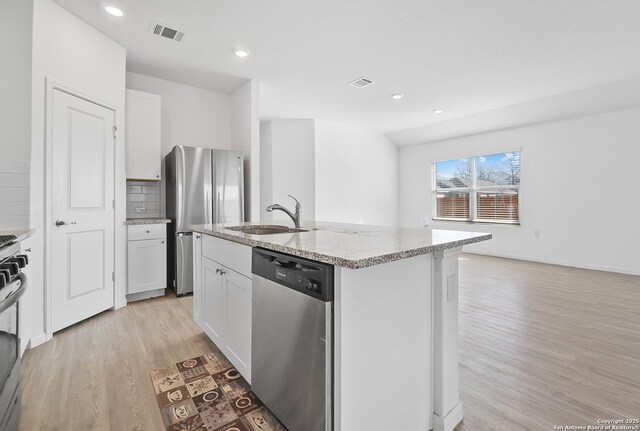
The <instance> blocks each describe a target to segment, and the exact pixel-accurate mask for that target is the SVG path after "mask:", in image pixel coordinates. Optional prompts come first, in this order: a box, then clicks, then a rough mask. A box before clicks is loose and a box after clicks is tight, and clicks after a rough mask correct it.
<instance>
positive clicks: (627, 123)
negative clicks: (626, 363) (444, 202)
mask: <svg viewBox="0 0 640 431" xmlns="http://www.w3.org/2000/svg"><path fill="white" fill-rule="evenodd" d="M638 119H640V108H636V109H629V110H624V111H617V112H611V113H606V114H599V115H593V116H588V117H582V118H577V119H571V120H565V121H558V122H553V123H546V124H540V125H535V126H530V127H522V128H517V129H512V130H505V131H499V132H493V133H486V134H480V135H474V136H468V137H464V138H459V139H453V140H448V141H442V142H437V143H430V144H424V145H417V146H413V147H405V148H402V149H400V157H399V174H400V175H399V178H400V207H401V214H402V217H401V220H400V221H401V223H402V225H406V226H419V225H421V222H420V220H421V218H422V217H427V218H431V217H432V214H433V212H432V211H433V209H432V202H431V167H432V164H433V162H434V161H437V160H445V159H451V158H457V157H464V156H469V155H476V154H483V153H484V154H490V153H497V152H502V151H510V150H517V149H520V148H521V149H522V154H521V157H522V160H521V169H522V177H521V181H522V183H521V208H520V210H521V226H500V225H487V224H476V225H471V224H464V223H462V224H461V223H443V222H435V223H433V224H432V226H433V227H434V228H446V229H457V230H474V231H480V232H491V233H493V234H494V239H493V240H491V241H487V242H483V243H480V244H474V245H472V246H468V247H467V248H466V249H467V250H468V251H470V252H476V253H485V254H491V255H496V256H506V257H513V258H518V259H526V260H534V261H540V262H549V263H557V264H562V265H570V266H576V267H585V268H594V269H604V270H611V271H617V272H626V273H631V274H640V258H639V256H640V241H637V239H638V238H640V223H638V214H640V198H639V197H638V196H639V195H638V191H637V187H636V185H635V184H636V182H637V178H636V177H637V172H638V171H639V170H638V161H639V160H640V145H638V142H640V122H639V121H638ZM536 230H538V231H539V232H540V237H539V238H536V237H535V235H534V233H535V231H536Z"/></svg>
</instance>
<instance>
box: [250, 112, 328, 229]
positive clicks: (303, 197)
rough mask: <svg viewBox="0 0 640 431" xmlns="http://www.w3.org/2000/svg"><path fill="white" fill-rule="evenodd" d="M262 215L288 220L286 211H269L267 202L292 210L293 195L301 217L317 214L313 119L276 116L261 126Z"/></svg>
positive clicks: (270, 218)
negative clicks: (273, 119) (297, 202)
mask: <svg viewBox="0 0 640 431" xmlns="http://www.w3.org/2000/svg"><path fill="white" fill-rule="evenodd" d="M260 159H261V162H260V163H261V166H260V175H261V180H260V200H261V202H262V207H261V208H260V210H261V214H260V215H261V219H262V220H267V221H272V220H289V218H288V217H287V215H286V214H284V213H282V212H280V211H277V212H275V213H269V212H267V211H266V210H265V208H266V206H267V205H271V204H272V203H279V204H280V205H284V206H285V207H287V208H288V209H289V210H290V211H292V212H293V210H294V208H295V203H294V201H293V199H291V198H290V197H289V196H287V195H292V196H295V197H296V198H297V199H298V200H299V201H300V204H301V205H302V219H303V220H315V218H316V209H315V206H316V178H315V129H314V121H313V120H275V121H269V122H266V123H263V124H262V125H261V127H260Z"/></svg>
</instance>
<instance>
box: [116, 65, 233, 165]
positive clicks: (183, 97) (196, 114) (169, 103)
mask: <svg viewBox="0 0 640 431" xmlns="http://www.w3.org/2000/svg"><path fill="white" fill-rule="evenodd" d="M127 88H130V89H132V90H138V91H145V92H147V93H153V94H159V95H160V96H161V97H162V157H164V156H165V155H166V154H167V153H168V152H169V151H171V149H172V148H173V147H174V146H175V145H187V146H190V147H204V148H217V149H222V150H228V149H229V148H230V147H231V98H230V96H229V95H228V94H222V93H216V92H215V91H211V90H205V89H204V88H197V87H192V86H189V85H184V84H180V83H177V82H173V81H166V80H164V79H158V78H154V77H151V76H147V75H141V74H139V73H133V72H127Z"/></svg>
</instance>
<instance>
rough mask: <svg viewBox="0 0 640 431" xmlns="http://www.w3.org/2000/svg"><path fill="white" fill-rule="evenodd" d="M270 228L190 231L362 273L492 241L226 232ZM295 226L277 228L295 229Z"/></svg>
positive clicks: (364, 231) (406, 232) (343, 232)
mask: <svg viewBox="0 0 640 431" xmlns="http://www.w3.org/2000/svg"><path fill="white" fill-rule="evenodd" d="M240 224H242V225H246V226H264V225H266V223H232V224H207V225H193V226H190V228H191V229H193V230H194V231H195V232H200V233H203V234H207V235H212V236H215V237H218V238H223V239H227V240H230V241H234V242H237V243H240V244H244V245H248V246H251V247H263V248H266V249H270V250H274V251H279V252H282V253H287V254H291V255H294V256H299V257H303V258H307V259H312V260H315V261H318V262H323V263H329V264H332V265H337V266H342V267H345V268H351V269H358V268H366V267H368V266H373V265H378V264H381V263H386V262H392V261H394V260H401V259H407V258H410V257H413V256H418V255H421V254H427V253H433V252H436V251H441V250H446V249H450V248H455V247H461V246H463V245H467V244H473V243H476V242H480V241H486V240H489V239H491V234H489V233H479V232H462V231H453V230H440V229H431V228H404V227H391V226H371V225H361V224H344V223H331V222H319V221H318V222H316V221H304V222H303V224H302V228H303V229H308V232H296V233H289V232H287V233H278V234H267V235H251V234H247V233H242V232H238V231H233V230H229V229H226V228H228V227H231V226H238V225H240ZM291 224H292V223H291V221H289V222H273V223H271V225H283V226H287V227H291Z"/></svg>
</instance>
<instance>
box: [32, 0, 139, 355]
mask: <svg viewBox="0 0 640 431" xmlns="http://www.w3.org/2000/svg"><path fill="white" fill-rule="evenodd" d="M125 62H126V51H125V49H124V48H122V47H121V46H119V45H118V44H116V43H115V42H113V41H111V40H110V39H108V38H107V37H105V36H104V35H102V34H101V33H99V32H98V31H96V30H95V29H93V28H92V27H90V26H88V25H87V24H85V23H84V22H82V21H81V20H79V19H78V18H76V17H75V16H73V15H72V14H70V13H69V12H67V11H66V10H64V9H63V8H61V7H60V6H58V5H56V4H55V3H53V2H52V1H51V0H35V2H34V16H33V70H32V74H33V86H32V151H31V158H32V169H31V185H32V186H31V227H33V228H35V229H36V234H35V237H34V239H33V258H32V263H30V265H29V267H30V271H31V272H30V274H29V275H30V283H29V290H30V292H31V295H32V298H31V299H32V310H33V314H32V316H30V317H31V318H32V319H33V320H32V328H33V332H32V335H33V336H34V337H35V339H33V338H32V341H33V343H34V344H37V343H40V342H42V341H44V321H43V309H44V303H43V301H44V299H43V292H44V288H43V286H44V275H43V273H44V251H45V239H44V238H45V237H44V232H45V229H48V228H49V226H45V225H44V214H45V213H44V211H45V207H44V201H45V196H44V180H45V179H44V172H45V93H46V88H45V79H46V78H48V79H51V80H53V81H55V82H56V83H58V84H61V85H63V86H66V87H70V88H72V89H74V90H76V91H78V92H81V93H82V94H84V95H86V96H88V97H91V98H93V99H96V100H98V101H100V102H102V103H105V104H107V105H110V106H112V107H114V108H115V109H116V124H117V125H118V129H119V131H118V140H117V143H116V166H117V167H116V220H117V222H116V252H117V255H116V290H117V296H118V305H122V302H123V301H124V298H125V296H124V295H125V292H124V289H125V271H124V268H125V253H124V250H125V249H126V242H125V229H124V226H123V225H122V223H121V221H123V220H124V219H125V217H126V213H125V211H126V197H125V196H126V194H125V192H126V189H125V178H124V176H125V173H124V160H125V159H124V145H125V142H124V136H125V131H124V104H125Z"/></svg>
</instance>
